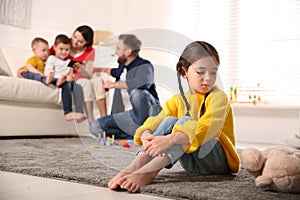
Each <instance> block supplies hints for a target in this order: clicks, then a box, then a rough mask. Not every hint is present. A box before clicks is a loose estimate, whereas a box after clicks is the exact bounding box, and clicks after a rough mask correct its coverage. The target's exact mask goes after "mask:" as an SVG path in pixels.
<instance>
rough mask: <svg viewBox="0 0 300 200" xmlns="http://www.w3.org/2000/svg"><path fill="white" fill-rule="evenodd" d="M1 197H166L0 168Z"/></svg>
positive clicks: (57, 199) (22, 199) (91, 199)
mask: <svg viewBox="0 0 300 200" xmlns="http://www.w3.org/2000/svg"><path fill="white" fill-rule="evenodd" d="M0 194H1V197H0V199H1V200H12V199H13V200H35V199H43V200H48V199H49V200H50V199H51V200H53V199H55V200H62V199H63V200H83V199H84V200H86V199H88V200H96V199H97V200H100V199H101V200H125V199H130V200H140V199H143V200H150V199H151V200H156V199H157V200H158V199H160V200H163V199H165V200H167V198H162V197H155V196H150V195H144V194H131V193H128V192H115V191H112V190H110V189H108V188H103V187H97V186H92V185H85V184H79V183H73V182H66V181H61V180H55V179H47V178H41V177H36V176H29V175H23V174H17V173H11V172H4V171H0Z"/></svg>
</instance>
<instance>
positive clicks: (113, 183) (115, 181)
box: [108, 171, 129, 190]
mask: <svg viewBox="0 0 300 200" xmlns="http://www.w3.org/2000/svg"><path fill="white" fill-rule="evenodd" d="M128 174H129V173H128V172H125V171H121V172H119V173H118V174H117V175H116V176H114V177H113V178H112V179H111V180H110V181H109V182H108V188H109V189H111V190H114V189H117V188H118V187H119V185H120V184H119V180H120V179H121V178H123V177H124V176H126V175H128Z"/></svg>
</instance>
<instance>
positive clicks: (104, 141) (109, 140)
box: [97, 131, 135, 148]
mask: <svg viewBox="0 0 300 200" xmlns="http://www.w3.org/2000/svg"><path fill="white" fill-rule="evenodd" d="M102 135H103V137H101V134H100V133H99V134H98V138H97V141H99V144H100V146H116V145H122V146H123V147H125V148H130V147H131V146H133V145H135V144H134V141H133V140H116V139H115V135H112V137H109V136H107V137H106V133H105V131H104V132H103V134H102Z"/></svg>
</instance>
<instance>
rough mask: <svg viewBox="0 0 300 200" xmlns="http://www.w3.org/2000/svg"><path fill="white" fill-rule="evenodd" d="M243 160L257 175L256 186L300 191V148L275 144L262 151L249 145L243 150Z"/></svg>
mask: <svg viewBox="0 0 300 200" xmlns="http://www.w3.org/2000/svg"><path fill="white" fill-rule="evenodd" d="M241 161H242V165H243V167H244V168H245V169H246V170H247V171H248V172H249V173H250V174H252V175H253V176H254V177H255V185H256V187H269V188H270V189H271V190H273V191H277V192H290V193H300V150H296V149H291V148H288V147H284V146H274V147H269V148H267V149H265V150H263V151H260V150H258V149H256V148H253V147H249V148H246V149H244V150H243V151H242V153H241Z"/></svg>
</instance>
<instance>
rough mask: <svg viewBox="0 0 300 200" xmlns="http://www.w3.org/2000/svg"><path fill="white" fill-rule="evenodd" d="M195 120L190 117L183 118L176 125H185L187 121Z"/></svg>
mask: <svg viewBox="0 0 300 200" xmlns="http://www.w3.org/2000/svg"><path fill="white" fill-rule="evenodd" d="M190 120H193V118H191V117H190V116H183V117H181V118H180V119H178V121H177V123H176V124H184V123H185V122H187V121H190Z"/></svg>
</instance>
